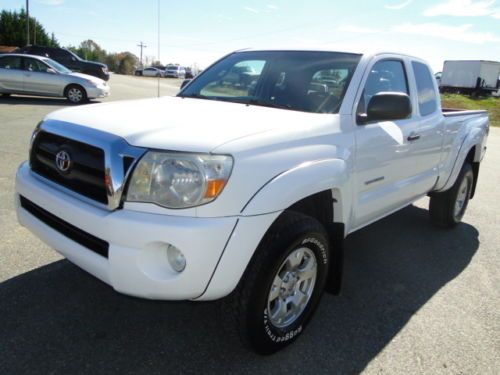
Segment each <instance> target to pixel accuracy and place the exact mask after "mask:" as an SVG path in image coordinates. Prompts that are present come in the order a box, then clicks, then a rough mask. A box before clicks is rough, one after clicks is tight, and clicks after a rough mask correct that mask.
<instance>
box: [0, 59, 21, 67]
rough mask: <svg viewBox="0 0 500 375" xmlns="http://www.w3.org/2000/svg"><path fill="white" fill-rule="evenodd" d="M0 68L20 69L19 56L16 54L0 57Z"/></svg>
mask: <svg viewBox="0 0 500 375" xmlns="http://www.w3.org/2000/svg"><path fill="white" fill-rule="evenodd" d="M0 68H3V69H21V58H20V57H17V56H6V57H2V58H0Z"/></svg>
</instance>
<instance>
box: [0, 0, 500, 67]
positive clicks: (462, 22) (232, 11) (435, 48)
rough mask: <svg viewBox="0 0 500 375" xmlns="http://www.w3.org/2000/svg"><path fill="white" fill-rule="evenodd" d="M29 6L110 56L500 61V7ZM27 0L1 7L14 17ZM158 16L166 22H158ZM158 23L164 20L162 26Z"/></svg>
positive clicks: (204, 62)
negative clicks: (369, 55)
mask: <svg viewBox="0 0 500 375" xmlns="http://www.w3.org/2000/svg"><path fill="white" fill-rule="evenodd" d="M159 3H160V4H159V9H160V11H159V12H158V0H142V1H132V0H121V1H119V0H30V14H31V15H32V16H34V17H36V18H37V19H38V20H39V21H40V22H41V23H42V25H44V27H45V29H46V30H47V31H48V32H49V33H50V32H54V33H55V35H56V38H57V39H58V40H59V42H60V43H61V44H62V45H63V46H67V45H78V44H79V43H80V42H81V41H82V40H86V39H92V40H94V41H95V42H97V43H98V44H99V45H100V46H101V47H103V48H104V49H106V50H107V51H108V52H121V51H130V52H133V53H135V54H136V55H137V56H139V52H140V50H139V47H138V46H137V45H138V44H139V42H141V41H142V42H144V43H145V44H146V45H147V47H146V48H145V49H144V55H145V56H148V57H150V58H151V59H152V58H155V59H156V58H157V56H158V27H159V30H160V32H159V35H160V38H159V40H160V43H159V44H160V53H159V56H160V59H161V61H162V63H164V64H166V63H180V64H183V65H186V66H189V65H192V64H193V63H197V64H198V65H199V66H200V67H206V66H208V65H209V64H210V63H211V62H213V61H215V60H216V59H218V58H220V57H222V56H223V55H225V54H227V53H229V52H231V51H234V50H238V49H244V48H277V47H279V48H308V49H317V48H321V49H328V50H334V51H349V52H360V53H366V52H369V51H391V52H403V53H407V54H410V55H414V56H418V57H421V58H423V59H425V60H427V61H428V62H429V63H430V64H431V66H432V68H433V69H434V71H440V70H441V69H442V66H443V61H444V60H462V59H468V60H495V61H500V0H496V1H495V0H479V1H477V0H372V1H359V0H349V1H339V0H308V1H304V0H301V1H296V0H288V1H285V0H256V1H252V0H248V1H246V0H243V1H241V0H211V1H206V0H205V1H201V0H198V1H190V0H180V1H171V0H168V1H167V0H159ZM24 6H25V0H0V9H2V10H3V9H7V10H14V9H20V8H23V7H24ZM158 16H159V17H158ZM158 18H159V22H158Z"/></svg>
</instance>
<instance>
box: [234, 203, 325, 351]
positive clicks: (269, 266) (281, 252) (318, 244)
mask: <svg viewBox="0 0 500 375" xmlns="http://www.w3.org/2000/svg"><path fill="white" fill-rule="evenodd" d="M327 238H328V236H327V234H326V232H325V230H324V228H323V226H322V225H321V224H320V223H319V222H318V221H317V220H315V219H313V218H311V217H309V216H306V215H303V214H300V213H295V212H285V213H283V214H282V215H281V217H279V218H278V219H277V221H276V222H275V223H274V224H273V226H272V227H271V228H270V230H269V231H268V233H267V234H266V235H265V237H264V239H263V240H262V242H261V244H260V245H259V247H258V249H257V251H256V254H255V256H254V258H253V259H252V261H251V263H250V264H249V266H248V268H247V270H246V271H245V275H244V276H243V278H242V280H241V282H240V284H239V285H238V287H237V289H236V291H235V292H234V293H233V294H232V295H231V296H230V297H228V299H227V303H226V306H229V307H230V308H231V309H230V311H228V313H229V314H231V316H233V318H234V320H235V322H236V326H237V329H238V331H239V333H240V338H241V339H242V341H243V343H244V344H246V345H247V346H250V347H251V348H252V349H253V350H254V351H256V352H258V353H260V354H271V353H274V352H276V351H278V350H281V349H283V348H284V347H286V346H288V345H289V344H291V343H292V342H293V341H295V340H296V339H297V337H298V336H299V335H300V334H301V333H302V332H303V331H304V328H305V327H306V325H307V323H308V322H309V320H310V319H311V317H312V315H313V313H314V311H315V310H316V307H317V306H318V303H319V301H320V298H321V295H322V294H323V290H324V287H325V283H326V280H327V276H328V269H329V264H328V263H329V261H330V257H329V243H328V239H327Z"/></svg>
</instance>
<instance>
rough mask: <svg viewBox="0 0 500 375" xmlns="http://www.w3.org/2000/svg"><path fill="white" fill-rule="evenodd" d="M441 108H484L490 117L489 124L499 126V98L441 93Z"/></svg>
mask: <svg viewBox="0 0 500 375" xmlns="http://www.w3.org/2000/svg"><path fill="white" fill-rule="evenodd" d="M441 105H442V106H443V108H456V109H486V110H487V111H488V115H489V117H490V125H491V126H498V127H500V98H494V97H492V96H490V97H487V98H471V97H469V96H465V95H459V94H442V95H441Z"/></svg>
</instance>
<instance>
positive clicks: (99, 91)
mask: <svg viewBox="0 0 500 375" xmlns="http://www.w3.org/2000/svg"><path fill="white" fill-rule="evenodd" d="M85 90H86V91H87V97H88V98H89V99H96V98H105V97H106V96H109V94H110V92H111V89H110V87H109V85H108V84H104V85H99V86H89V87H86V88H85Z"/></svg>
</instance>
